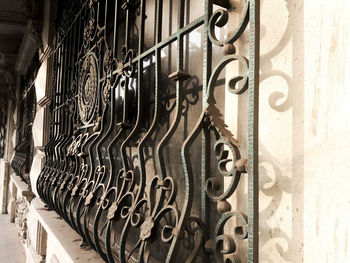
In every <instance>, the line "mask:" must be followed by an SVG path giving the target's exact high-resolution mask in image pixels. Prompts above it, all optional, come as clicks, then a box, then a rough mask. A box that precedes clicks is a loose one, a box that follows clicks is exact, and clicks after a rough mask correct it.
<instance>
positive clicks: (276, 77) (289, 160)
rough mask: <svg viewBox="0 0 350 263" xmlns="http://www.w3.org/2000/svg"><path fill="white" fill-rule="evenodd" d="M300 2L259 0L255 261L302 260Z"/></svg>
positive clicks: (302, 83) (302, 39) (302, 30)
mask: <svg viewBox="0 0 350 263" xmlns="http://www.w3.org/2000/svg"><path fill="white" fill-rule="evenodd" d="M303 42H304V4H303V1H301V0H285V1H274V0H261V62H260V63H261V66H260V68H261V74H260V83H261V85H260V93H261V95H260V135H259V136H260V189H261V191H260V222H259V224H260V226H259V228H260V245H259V246H260V247H259V251H260V262H279V263H280V262H303V261H304V243H303V242H304V178H303V177H304V161H303V150H304V124H303V116H304V46H303Z"/></svg>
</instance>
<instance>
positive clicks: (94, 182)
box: [37, 0, 258, 263]
mask: <svg viewBox="0 0 350 263" xmlns="http://www.w3.org/2000/svg"><path fill="white" fill-rule="evenodd" d="M243 2H244V8H243V14H242V18H241V22H240V23H239V25H238V28H237V29H236V30H234V31H233V33H232V34H231V35H228V37H227V38H226V39H224V40H219V39H218V38H217V36H216V35H215V28H216V27H224V26H225V25H226V24H227V22H228V18H229V16H230V15H233V13H232V12H231V11H232V9H233V8H232V6H231V5H230V3H229V1H212V3H209V1H205V3H204V10H205V12H204V15H202V16H200V17H199V18H197V19H196V20H194V21H193V22H191V23H188V24H185V21H184V12H185V11H184V10H185V1H183V0H181V1H178V8H179V10H178V12H179V16H178V24H177V27H178V28H177V29H178V31H176V32H175V33H173V34H171V35H170V36H169V37H165V38H164V36H162V21H163V19H164V17H163V13H162V8H163V4H164V3H163V1H160V0H156V1H154V2H152V3H149V2H146V1H145V0H141V1H136V0H135V1H133V0H125V1H111V0H90V1H86V2H85V4H83V5H81V3H80V1H78V0H77V1H73V3H71V4H69V3H70V1H68V0H67V1H62V3H60V4H59V5H60V8H59V10H60V11H59V12H61V13H59V14H64V13H67V12H68V13H69V12H72V11H71V10H75V11H74V12H76V14H77V15H76V16H75V18H74V20H72V21H68V17H67V16H62V17H63V18H62V19H61V28H60V29H59V30H58V33H57V34H58V35H57V38H56V41H57V43H56V50H55V52H54V56H55V61H56V63H55V67H54V72H55V76H54V80H53V81H54V89H53V91H52V92H53V96H52V98H53V100H52V103H51V107H52V118H51V126H50V141H49V142H48V144H47V146H46V149H45V152H46V156H47V159H46V163H45V166H44V168H43V170H42V172H41V174H40V176H39V179H38V181H37V189H38V193H39V194H40V196H41V198H42V199H43V200H44V201H45V202H46V203H47V204H48V206H49V207H50V208H52V209H55V210H56V212H57V213H59V214H60V215H61V216H62V218H64V219H65V220H66V221H67V222H68V223H69V224H70V225H71V226H72V228H74V229H75V230H76V231H77V232H78V233H79V234H80V235H81V236H82V243H81V246H82V247H83V248H86V249H88V248H93V249H95V250H96V251H97V252H98V253H99V254H100V255H101V257H102V258H103V259H104V260H105V261H106V262H186V263H189V262H212V261H216V262H239V255H238V254H237V253H236V247H237V246H238V245H239V242H238V240H244V239H248V252H247V254H248V261H249V262H257V253H258V252H257V251H258V250H257V249H258V248H257V246H256V244H257V235H256V227H255V226H256V224H257V221H256V220H257V216H256V209H257V204H256V202H255V201H249V209H248V215H246V214H245V213H242V212H238V211H232V207H231V205H230V203H229V201H228V199H229V198H230V197H231V196H232V195H234V193H235V192H236V189H237V187H238V185H239V181H240V177H241V175H242V173H247V172H248V175H249V182H250V185H252V186H253V187H252V188H249V196H250V195H251V194H254V193H256V191H257V190H256V189H257V183H256V181H254V180H252V178H253V177H254V176H256V174H255V173H256V172H255V170H254V169H252V168H251V167H255V166H254V165H256V159H254V160H253V161H252V158H251V156H250V155H249V154H248V158H247V159H245V158H242V157H241V152H240V145H239V142H238V141H237V138H235V136H234V135H233V134H232V133H231V132H230V130H229V129H228V127H227V125H226V123H225V120H224V117H223V115H222V113H221V111H220V109H219V108H220V107H218V106H217V105H216V100H217V98H216V97H215V95H216V92H214V91H215V89H217V87H218V85H217V82H218V81H219V80H218V79H219V76H220V74H221V72H223V71H225V70H226V69H227V65H228V64H229V63H231V62H233V61H237V62H238V63H239V64H240V68H241V71H242V72H243V73H242V74H240V75H239V76H237V77H235V78H232V79H231V80H229V81H228V86H229V89H228V90H229V91H230V92H232V93H234V94H236V95H240V94H243V93H245V92H246V91H247V90H248V94H249V96H251V95H252V94H253V93H254V91H256V90H257V84H256V83H257V82H256V78H257V75H256V72H257V65H256V61H258V52H257V49H254V48H255V46H256V44H257V43H258V38H257V33H256V32H255V31H254V25H255V24H256V23H257V22H256V21H257V20H258V18H257V17H255V16H254V15H256V14H258V11H256V10H257V5H258V1H243ZM213 5H218V6H220V7H222V8H219V9H218V10H217V11H215V12H213ZM150 7H152V8H153V10H154V11H155V17H154V21H155V28H154V31H155V33H154V42H155V43H154V45H153V46H152V45H150V46H151V47H149V45H146V42H147V41H146V40H145V36H146V35H147V34H148V32H146V30H145V27H146V19H148V20H149V19H151V18H150V17H148V15H146V13H147V12H146V10H148V9H149V8H150ZM67 8H68V9H69V10H70V11H67ZM147 8H148V9H147ZM252 15H253V16H252ZM59 17H60V16H59ZM255 19H256V20H255ZM249 22H250V24H249V27H250V32H253V33H252V34H251V40H250V44H251V53H250V55H249V63H248V59H247V58H245V57H244V56H241V55H238V54H236V49H235V47H234V44H235V43H236V41H237V40H238V39H239V38H240V36H241V35H242V34H243V32H245V31H246V28H247V27H248V23H249ZM200 27H204V33H203V39H204V40H205V41H204V44H203V51H204V57H203V72H204V73H205V74H203V78H202V83H203V84H202V86H200V81H199V78H198V77H197V76H196V75H194V74H191V73H190V72H187V71H186V68H188V67H187V66H186V65H185V63H184V60H183V56H184V46H185V45H184V44H185V41H184V39H185V38H186V37H187V36H188V34H190V33H191V32H193V31H195V30H197V29H198V28H200ZM174 42H175V43H176V46H175V49H176V51H175V53H176V56H177V61H176V70H175V72H168V73H170V74H168V78H165V77H164V75H165V74H166V71H165V69H164V66H162V63H163V62H164V61H165V60H164V58H163V57H162V52H163V51H164V50H165V49H166V48H168V50H171V44H172V43H174ZM212 45H214V46H218V47H221V48H222V49H223V51H224V57H223V58H222V60H221V61H219V63H218V65H217V66H216V67H215V68H214V69H213V70H211V67H210V64H211V63H208V62H209V61H212V52H211V49H212ZM169 61H170V60H169ZM169 65H170V64H169ZM169 68H170V66H169ZM252 92H253V93H252ZM253 95H254V94H253ZM254 96H255V95H254ZM254 96H253V97H254ZM201 99H202V101H201ZM255 103H256V101H254V100H251V99H250V100H249V105H250V106H251V107H252V109H253V112H256V111H255V108H254V107H255ZM170 105H171V106H170ZM194 107H200V111H199V112H198V113H196V114H195V115H193V116H196V117H195V118H197V122H196V123H195V124H192V123H190V122H189V121H188V118H189V114H192V112H191V110H192V109H193V108H194ZM254 114H255V113H254ZM249 116H250V115H249ZM254 116H255V115H254ZM192 120H193V117H192ZM249 121H250V122H251V123H252V126H250V127H251V129H249V131H255V132H256V119H254V120H252V119H250V120H249ZM187 126H190V127H191V130H192V132H187V129H188V128H187ZM249 136H250V134H249ZM249 138H250V137H249ZM200 139H202V144H199V143H198V141H199V140H200ZM253 139H254V141H255V140H256V137H254V138H253ZM249 145H250V144H249ZM254 145H255V144H254ZM249 147H251V146H249ZM254 147H255V146H252V147H251V148H250V150H248V152H249V153H250V152H251V150H252V149H253V148H254ZM254 149H255V150H256V148H254ZM198 152H201V154H202V157H201V158H200V159H201V160H200V162H196V161H194V160H193V156H197V155H196V154H198ZM212 156H213V157H214V158H212ZM251 164H253V166H251ZM213 207H214V208H213ZM214 211H215V212H214ZM211 213H213V214H211ZM231 218H234V219H236V221H237V222H238V224H237V225H236V226H235V227H234V233H233V234H229V233H226V231H224V230H225V226H227V225H230V226H231V227H232V225H233V224H235V222H233V219H232V220H231ZM215 221H216V223H214V222H215ZM243 242H244V241H243ZM179 255H181V257H179Z"/></svg>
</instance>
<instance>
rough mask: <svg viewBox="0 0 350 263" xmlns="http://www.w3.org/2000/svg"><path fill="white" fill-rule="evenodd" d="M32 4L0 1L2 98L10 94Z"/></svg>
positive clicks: (0, 79)
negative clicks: (10, 84) (10, 85)
mask: <svg viewBox="0 0 350 263" xmlns="http://www.w3.org/2000/svg"><path fill="white" fill-rule="evenodd" d="M31 2H32V1H31V0H11V1H9V0H0V96H3V95H4V94H6V93H7V92H8V89H9V81H11V80H10V79H11V78H12V79H13V78H14V72H15V70H14V65H15V63H16V59H17V55H18V51H19V47H20V44H21V41H22V38H23V35H24V32H25V28H26V24H27V21H28V19H29V18H30V16H31V10H30V9H31V8H30V7H31ZM9 78H10V79H9ZM13 81H14V80H13Z"/></svg>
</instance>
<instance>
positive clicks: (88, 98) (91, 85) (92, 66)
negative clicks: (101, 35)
mask: <svg viewBox="0 0 350 263" xmlns="http://www.w3.org/2000/svg"><path fill="white" fill-rule="evenodd" d="M97 86H98V79H97V60H96V56H95V55H94V54H92V53H90V54H88V55H87V56H86V58H85V60H84V63H83V67H82V69H81V71H80V75H79V91H78V106H79V115H80V119H81V121H82V122H83V123H84V124H88V123H89V122H90V121H91V119H92V117H93V115H94V113H95V109H96V102H97Z"/></svg>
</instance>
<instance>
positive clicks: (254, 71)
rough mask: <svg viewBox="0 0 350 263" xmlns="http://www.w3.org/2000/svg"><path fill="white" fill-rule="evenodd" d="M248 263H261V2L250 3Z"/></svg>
mask: <svg viewBox="0 0 350 263" xmlns="http://www.w3.org/2000/svg"><path fill="white" fill-rule="evenodd" d="M249 4H250V8H249V17H250V28H249V30H250V31H249V32H250V33H249V34H250V40H249V84H248V262H249V263H258V262H259V247H258V246H259V137H258V131H259V130H258V129H259V52H260V50H259V37H260V32H259V31H260V28H259V23H260V12H259V11H260V10H259V9H260V0H251V1H250V2H249Z"/></svg>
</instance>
